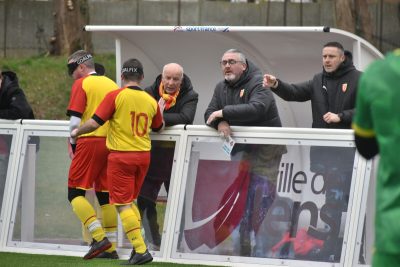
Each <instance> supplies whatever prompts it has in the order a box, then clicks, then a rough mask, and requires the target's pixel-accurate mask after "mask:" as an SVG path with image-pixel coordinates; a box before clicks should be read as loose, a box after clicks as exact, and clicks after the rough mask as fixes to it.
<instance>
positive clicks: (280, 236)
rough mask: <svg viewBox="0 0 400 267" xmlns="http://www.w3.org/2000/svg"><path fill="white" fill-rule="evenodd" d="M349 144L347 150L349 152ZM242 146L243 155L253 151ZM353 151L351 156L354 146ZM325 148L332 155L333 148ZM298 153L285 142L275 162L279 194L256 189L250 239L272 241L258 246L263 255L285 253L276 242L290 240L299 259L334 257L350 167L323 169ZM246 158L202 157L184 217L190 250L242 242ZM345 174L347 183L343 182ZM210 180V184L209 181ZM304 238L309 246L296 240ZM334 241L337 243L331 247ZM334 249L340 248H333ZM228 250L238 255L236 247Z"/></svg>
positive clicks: (249, 175)
mask: <svg viewBox="0 0 400 267" xmlns="http://www.w3.org/2000/svg"><path fill="white" fill-rule="evenodd" d="M249 148H251V147H249ZM303 149H307V150H305V152H300V153H301V154H306V155H307V154H309V151H308V148H307V147H303V148H302V149H301V150H300V151H302V150H303ZM332 149H336V148H334V147H333V148H332ZM352 149H353V148H349V149H348V150H350V152H351V151H353V150H352ZM245 152H246V153H247V155H251V153H252V152H251V151H245ZM352 153H353V161H354V151H353V152H352ZM325 154H327V155H331V156H333V157H335V156H336V155H335V152H333V151H332V153H325ZM299 158H300V159H301V157H299V154H297V153H293V152H291V149H289V147H288V152H287V153H286V154H285V155H284V157H283V158H282V160H281V162H280V164H279V170H278V173H277V176H276V180H275V181H276V183H275V185H276V192H277V196H276V197H274V200H273V201H272V203H271V202H269V203H270V204H268V205H267V204H266V203H267V202H265V201H266V200H264V196H266V195H265V192H264V191H263V192H264V193H263V192H261V191H260V192H258V191H257V190H256V191H255V195H254V205H255V209H253V212H254V213H253V214H252V215H251V218H252V219H251V220H252V221H251V223H252V224H253V225H254V223H256V222H258V221H260V222H261V221H262V224H260V225H259V227H260V228H259V230H260V231H258V230H256V229H255V232H254V237H252V238H254V239H258V241H254V242H256V243H255V244H256V245H257V242H260V244H261V245H260V244H259V245H260V246H261V247H263V248H264V245H265V244H266V243H268V244H269V245H271V246H270V249H267V250H264V251H263V252H260V253H261V254H260V256H261V257H265V256H266V255H269V256H268V257H271V256H272V257H277V258H280V257H288V255H286V256H282V255H283V254H281V253H285V252H284V251H286V250H285V246H283V247H281V246H279V244H283V243H287V242H290V243H292V244H293V245H294V249H292V250H291V253H294V254H293V255H292V256H289V258H294V259H297V256H301V257H303V259H304V257H307V259H310V260H317V259H319V260H322V261H326V260H328V259H329V261H332V260H333V261H334V262H338V261H340V254H341V252H340V251H341V247H342V245H343V243H342V242H343V237H342V234H341V229H342V227H341V225H342V223H343V218H344V219H345V216H346V215H345V214H343V213H345V212H346V211H347V208H348V203H347V201H346V200H345V197H346V194H347V196H348V193H345V192H346V189H345V188H344V187H346V188H347V187H348V190H349V188H350V184H351V172H352V171H351V170H350V176H349V175H348V174H346V173H344V172H343V169H346V168H347V166H341V165H335V166H337V167H339V168H327V169H326V171H325V172H324V174H322V173H321V170H318V171H317V172H314V171H311V170H310V165H309V164H310V163H309V162H308V161H307V160H305V161H303V160H298V159H299ZM246 159H248V158H246ZM244 162H249V161H246V160H245V161H236V160H233V161H220V160H200V162H199V164H198V172H197V176H196V186H195V192H194V197H193V202H192V209H191V210H192V212H191V216H189V217H186V219H185V225H186V226H185V230H184V234H185V241H186V245H187V246H188V248H189V249H190V250H191V251H192V250H194V249H200V250H201V251H202V250H203V249H204V247H203V248H201V246H202V245H205V246H206V247H208V248H210V249H213V248H214V247H217V246H222V247H221V249H228V250H229V251H230V250H231V247H234V244H236V243H237V242H240V241H239V240H240V238H239V235H240V234H239V232H238V231H239V230H237V229H239V227H238V226H239V223H240V220H241V219H242V218H243V216H244V214H245V204H246V202H247V194H248V193H249V194H250V192H251V191H248V190H247V189H248V188H249V184H250V181H252V179H254V178H253V177H255V176H254V174H252V170H251V169H250V166H251V165H247V166H242V165H241V164H242V163H244ZM351 165H352V164H351ZM349 177H350V182H349V183H345V182H343V181H344V180H346V179H349ZM264 179H267V178H264ZM210 184H213V186H212V187H210ZM262 186H264V185H262ZM261 193H262V194H261ZM260 194H261V195H260ZM260 196H261V198H260ZM264 202H265V203H264ZM263 205H267V206H265V207H264V206H263ZM257 207H258V208H257ZM263 207H264V210H263ZM256 208H257V209H256ZM342 216H344V217H342ZM254 220H256V221H254ZM285 235H287V238H286V239H285ZM260 240H261V241H260ZM223 241H224V243H222V242H223ZM232 242H233V244H232ZM251 242H253V240H252V241H251ZM304 242H305V243H307V244H308V246H307V249H305V247H304V246H303V245H301V246H299V244H303V243H304ZM305 243H304V244H305ZM263 244H264V245H263ZM332 244H333V246H334V247H335V249H331V246H332ZM274 245H275V246H274ZM272 246H274V249H272ZM254 249H255V251H256V248H254ZM332 251H339V252H338V254H336V252H332ZM204 253H206V251H204ZM231 253H233V254H232V255H236V253H237V251H232V252H231ZM271 253H272V254H271ZM333 253H335V255H333ZM273 255H274V256H273ZM331 257H334V258H331Z"/></svg>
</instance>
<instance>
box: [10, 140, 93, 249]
mask: <svg viewBox="0 0 400 267" xmlns="http://www.w3.org/2000/svg"><path fill="white" fill-rule="evenodd" d="M69 165H70V156H69V154H68V149H67V138H65V137H44V136H41V137H37V136H30V137H29V141H28V143H27V145H26V153H25V155H24V165H23V167H22V173H21V176H20V177H21V183H20V186H19V187H18V189H17V193H18V195H16V196H15V200H14V203H17V204H16V205H14V206H13V215H12V216H13V220H12V225H11V228H10V231H11V232H12V235H10V236H11V240H9V244H8V245H12V244H16V243H15V242H16V241H22V242H35V243H50V244H69V245H81V244H86V242H90V241H91V238H88V237H87V236H85V232H84V231H82V227H81V223H80V221H79V220H78V219H77V218H76V216H75V214H74V213H73V212H72V209H71V205H70V203H69V201H68V190H67V189H68V188H67V179H68V178H67V177H68V170H69Z"/></svg>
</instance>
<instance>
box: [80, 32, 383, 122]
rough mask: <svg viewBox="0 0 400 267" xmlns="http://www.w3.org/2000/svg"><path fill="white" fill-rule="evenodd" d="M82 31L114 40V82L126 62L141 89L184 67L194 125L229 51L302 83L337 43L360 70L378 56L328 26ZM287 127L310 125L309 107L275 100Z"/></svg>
mask: <svg viewBox="0 0 400 267" xmlns="http://www.w3.org/2000/svg"><path fill="white" fill-rule="evenodd" d="M85 30H86V31H90V32H93V33H95V37H96V38H98V33H105V34H106V35H104V36H102V37H100V38H105V39H109V38H113V39H114V40H115V49H116V50H115V54H116V64H117V77H118V78H117V79H118V82H119V83H120V80H119V77H120V69H121V65H122V63H123V62H124V61H125V60H126V59H128V58H132V57H135V58H138V59H139V60H141V61H142V63H143V65H144V72H145V74H144V75H145V80H144V83H143V85H144V86H148V85H150V84H152V83H153V81H154V79H155V77H156V76H157V75H158V74H160V73H161V71H162V67H163V66H164V65H165V64H167V63H170V62H176V63H179V64H181V65H182V66H183V68H184V71H185V73H186V74H187V75H188V76H189V77H190V78H191V80H192V83H193V86H194V89H195V90H196V91H197V92H198V93H199V104H198V108H197V112H196V118H195V124H204V119H203V114H204V111H205V109H206V107H207V105H208V103H209V101H210V99H211V97H212V93H213V91H214V87H215V85H216V84H217V82H218V81H220V80H222V74H221V70H220V67H219V61H220V59H221V57H222V54H223V53H224V52H225V51H226V50H228V49H230V48H236V49H239V50H241V51H242V52H243V53H244V54H245V55H246V57H247V58H248V59H250V60H251V61H253V62H254V63H255V64H256V65H258V66H259V67H260V68H261V69H262V71H263V72H264V73H265V72H268V73H272V74H274V75H276V76H277V77H279V78H281V79H282V80H284V81H288V82H302V81H306V80H308V79H311V78H312V76H313V75H314V74H315V73H317V72H320V71H321V70H322V57H321V51H322V46H323V45H324V44H325V43H327V42H330V41H338V42H340V43H342V44H343V46H344V48H345V49H346V50H349V51H351V52H352V53H353V60H354V64H355V66H356V67H357V68H358V69H359V70H364V69H365V68H366V66H367V65H368V64H369V63H371V62H372V61H374V60H376V59H378V58H381V57H383V56H382V54H381V53H380V52H379V51H378V50H377V49H376V48H375V47H374V46H372V45H371V44H370V43H368V42H367V41H365V40H364V39H362V38H360V37H358V36H356V35H354V34H352V33H349V32H345V31H342V30H338V29H333V28H328V27H256V26H251V27H239V26H232V27H231V26H101V25H87V26H86V27H85ZM275 99H276V101H277V103H278V108H279V113H280V116H281V119H282V123H283V125H284V126H286V127H311V111H310V104H309V102H308V103H293V102H292V103H289V102H285V101H283V100H281V99H280V98H279V97H278V96H275Z"/></svg>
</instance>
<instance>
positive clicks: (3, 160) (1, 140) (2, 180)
mask: <svg viewBox="0 0 400 267" xmlns="http://www.w3.org/2000/svg"><path fill="white" fill-rule="evenodd" d="M12 139H13V135H9V134H0V213H1V209H2V206H3V196H4V188H5V185H6V179H7V173H8V170H9V158H10V149H11V143H12Z"/></svg>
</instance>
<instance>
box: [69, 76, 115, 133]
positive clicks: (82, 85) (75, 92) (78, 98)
mask: <svg viewBox="0 0 400 267" xmlns="http://www.w3.org/2000/svg"><path fill="white" fill-rule="evenodd" d="M116 89H118V85H117V84H116V83H115V82H114V81H112V80H111V79H109V78H107V77H106V76H100V75H96V74H95V75H88V76H85V77H82V78H80V79H78V80H76V81H75V82H74V84H73V85H72V89H71V96H70V100H69V105H68V109H67V115H68V116H76V117H79V118H81V125H82V124H83V123H85V121H87V120H88V119H90V118H91V117H92V116H93V114H94V112H95V110H96V108H97V107H98V106H99V104H100V103H101V101H102V100H103V99H104V97H105V96H106V95H107V94H108V93H109V92H111V91H113V90H116ZM107 131H108V123H107V124H104V125H103V126H101V127H99V128H98V129H97V130H95V131H93V132H91V133H88V134H83V135H81V137H83V136H102V137H105V136H107Z"/></svg>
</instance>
